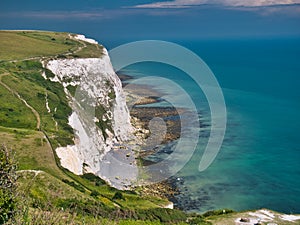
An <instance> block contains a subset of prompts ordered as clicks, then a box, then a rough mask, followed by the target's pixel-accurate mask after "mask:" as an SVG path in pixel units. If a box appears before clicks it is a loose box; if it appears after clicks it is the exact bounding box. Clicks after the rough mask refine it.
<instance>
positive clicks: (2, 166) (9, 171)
mask: <svg viewBox="0 0 300 225" xmlns="http://www.w3.org/2000/svg"><path fill="white" fill-rule="evenodd" d="M0 178H1V180H0V224H3V223H5V222H7V221H8V220H9V219H11V218H12V217H13V215H14V213H15V210H16V200H15V197H14V196H15V192H16V181H17V175H16V164H15V162H14V159H13V158H12V155H11V152H10V151H9V150H8V149H7V148H6V147H5V146H4V145H2V146H1V147H0Z"/></svg>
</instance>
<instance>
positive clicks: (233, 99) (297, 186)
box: [122, 38, 300, 213]
mask: <svg viewBox="0 0 300 225" xmlns="http://www.w3.org/2000/svg"><path fill="white" fill-rule="evenodd" d="M174 42H175V43H178V44H180V45H182V46H184V47H186V48H188V49H190V50H191V51H193V52H195V53H196V54H198V55H199V56H200V57H201V58H202V59H203V60H204V61H205V62H206V64H207V65H208V66H209V67H210V68H211V70H212V71H213V73H214V74H215V76H216V78H217V80H218V82H219V84H220V86H221V87H222V90H223V94H224V97H225V102H226V107H227V112H228V122H227V130H226V135H225V140H224V142H223V145H222V148H221V150H220V152H219V154H218V156H217V158H216V160H215V161H214V162H213V164H212V165H211V166H210V167H209V168H208V169H207V170H205V171H203V172H199V171H198V165H199V161H200V159H201V157H202V155H203V150H204V148H205V145H206V143H207V137H208V136H209V129H206V131H204V132H201V133H200V139H199V143H198V146H197V148H196V151H195V152H194V155H193V157H192V159H191V160H190V161H189V162H188V163H187V164H186V165H185V166H184V167H183V169H182V170H181V171H180V172H178V173H177V174H176V178H179V179H177V185H178V187H179V189H180V194H179V195H178V196H177V197H176V198H177V201H178V203H177V206H178V207H180V208H182V209H185V210H188V211H196V212H204V211H207V210H212V209H220V208H230V209H234V210H248V209H257V208H269V209H272V210H277V211H281V212H285V213H300V39H296V38H278V39H264V40H260V39H255V40H238V39H237V40H187V41H174ZM122 73H125V74H128V75H131V76H134V78H136V79H139V78H142V77H148V76H160V77H164V78H167V79H170V80H172V81H174V82H177V83H178V84H179V85H180V86H181V87H182V88H183V89H184V90H185V91H186V92H187V93H188V94H189V95H190V96H191V98H192V99H193V101H194V103H195V105H196V107H197V110H198V113H199V116H200V119H201V121H202V124H206V125H207V126H208V127H209V124H210V113H209V108H208V104H207V102H206V99H205V97H204V95H203V93H202V91H201V89H200V88H199V87H198V86H197V85H196V83H195V82H194V81H193V80H192V79H190V78H189V76H188V75H187V74H185V73H184V72H182V71H180V70H178V69H176V68H174V67H171V66H168V65H165V64H160V63H153V62H144V63H138V64H133V65H131V66H128V67H126V68H124V69H123V70H122ZM199 76H201V74H199ZM147 84H149V83H147ZM151 85H152V86H153V88H155V79H153V82H151ZM158 86H159V85H158ZM160 91H162V92H164V93H165V94H167V95H176V90H174V88H170V90H168V88H164V90H160ZM174 144H176V143H174ZM158 157H159V156H158Z"/></svg>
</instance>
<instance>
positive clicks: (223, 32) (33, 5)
mask: <svg viewBox="0 0 300 225" xmlns="http://www.w3.org/2000/svg"><path fill="white" fill-rule="evenodd" d="M0 29H43V30H57V31H69V32H76V33H85V34H87V35H89V36H93V37H96V38H97V39H101V38H103V39H105V40H109V39H118V38H123V39H126V38H129V39H183V38H194V39H195V38H204V39H205V38H224V37H225V38H231V37H234V38H239V37H265V36H268V37H269V36H300V0H174V1H153V0H120V1H115V0H72V1H67V0H60V1H57V0H51V1H41V0H26V1H24V0H15V1H14V0H1V1H0Z"/></svg>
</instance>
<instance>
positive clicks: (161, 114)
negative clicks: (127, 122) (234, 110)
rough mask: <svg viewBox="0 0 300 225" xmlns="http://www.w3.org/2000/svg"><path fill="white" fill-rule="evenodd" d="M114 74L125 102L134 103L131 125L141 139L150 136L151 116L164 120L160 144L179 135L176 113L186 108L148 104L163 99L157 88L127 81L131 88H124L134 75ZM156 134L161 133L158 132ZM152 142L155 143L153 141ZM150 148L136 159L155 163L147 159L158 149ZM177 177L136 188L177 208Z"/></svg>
mask: <svg viewBox="0 0 300 225" xmlns="http://www.w3.org/2000/svg"><path fill="white" fill-rule="evenodd" d="M117 75H118V76H119V78H120V80H121V82H122V86H123V87H125V89H123V90H125V95H126V101H129V102H130V104H133V103H134V106H133V107H132V108H131V110H130V116H131V118H132V124H133V126H134V127H135V128H137V130H138V132H140V134H137V135H138V136H139V135H140V136H142V137H143V139H144V140H147V138H149V137H150V136H151V133H150V130H149V122H150V120H151V119H152V118H154V117H158V118H163V119H164V121H165V125H166V127H167V130H166V134H165V136H164V138H163V139H162V140H160V141H161V143H159V144H160V145H164V146H166V145H167V144H169V143H171V142H173V141H176V140H177V139H178V138H180V131H181V124H180V116H179V115H180V114H182V113H184V112H185V111H186V110H185V109H183V108H182V109H175V108H172V107H160V106H151V104H153V103H159V102H161V101H162V99H161V97H162V95H163V93H159V92H158V91H156V90H154V89H153V88H151V86H147V85H137V84H134V85H132V84H130V86H131V88H134V89H130V90H128V89H126V85H128V84H129V83H128V82H127V81H129V80H132V79H134V77H133V76H130V75H127V74H117ZM141 93H142V94H141ZM140 95H142V97H140ZM144 96H145V97H144ZM157 131H159V130H157ZM153 133H155V132H153ZM158 134H160V133H159V132H158ZM152 136H154V139H155V135H152ZM157 138H158V137H157ZM154 143H157V142H155V141H154ZM152 147H154V149H150V150H149V149H147V150H142V151H141V152H140V153H139V156H138V158H139V159H140V162H141V163H142V165H143V166H147V165H150V164H155V163H156V162H155V161H153V160H149V159H148V158H147V157H148V156H152V155H154V154H156V153H157V152H158V151H157V149H155V146H152ZM142 149H143V148H142ZM158 154H159V153H158ZM179 180H182V178H178V177H175V176H172V177H170V178H168V179H167V180H164V181H161V182H159V183H154V184H148V185H142V186H140V187H141V189H140V190H139V192H140V193H141V195H145V196H154V197H160V198H163V199H168V200H169V201H170V202H171V203H172V204H173V206H175V208H178V207H176V206H177V205H178V199H176V195H178V194H179V189H178V187H177V182H178V181H179ZM179 209H181V208H179ZM181 210H182V209H181Z"/></svg>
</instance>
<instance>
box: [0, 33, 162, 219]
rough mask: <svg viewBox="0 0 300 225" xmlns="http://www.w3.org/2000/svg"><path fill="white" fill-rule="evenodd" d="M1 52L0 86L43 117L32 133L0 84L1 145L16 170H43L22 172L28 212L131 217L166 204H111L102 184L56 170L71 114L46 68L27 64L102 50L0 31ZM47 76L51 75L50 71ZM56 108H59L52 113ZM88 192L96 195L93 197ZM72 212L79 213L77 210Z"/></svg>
mask: <svg viewBox="0 0 300 225" xmlns="http://www.w3.org/2000/svg"><path fill="white" fill-rule="evenodd" d="M84 46H86V47H84ZM0 49H1V51H0V73H1V74H0V75H2V76H1V82H3V83H4V84H5V85H7V86H8V87H9V88H10V89H11V90H13V91H14V92H15V93H18V94H19V95H20V96H21V97H22V98H23V99H24V100H26V102H27V103H28V104H29V105H30V106H32V107H33V108H34V109H35V110H36V111H37V112H38V113H39V115H40V118H41V127H40V130H36V127H35V125H36V118H35V116H34V115H33V113H32V112H31V110H30V109H29V108H28V107H26V106H25V104H24V102H22V101H21V100H20V99H18V98H17V96H16V94H14V93H11V92H10V91H9V90H7V89H6V88H5V87H4V86H3V85H1V84H0V105H1V109H0V140H1V142H2V143H5V144H6V145H8V146H9V147H11V148H13V149H14V150H15V151H16V158H17V160H18V162H19V169H20V170H41V171H43V173H41V174H38V175H37V176H34V174H33V173H32V172H31V173H30V172H26V171H23V172H20V173H19V174H20V179H19V187H20V188H19V191H20V192H22V191H24V190H26V193H25V194H24V198H25V199H26V201H27V202H29V205H30V206H31V207H30V211H32V210H33V211H35V210H38V211H40V212H43V210H48V209H47V207H49V206H48V204H50V205H51V207H54V208H55V207H60V206H61V205H63V204H67V203H68V202H71V205H72V204H73V205H74V204H75V205H76V204H77V207H78V208H80V207H83V208H82V210H83V211H87V210H89V209H88V207H91V208H97V207H95V206H97V205H100V206H101V207H100V208H99V210H100V211H101V210H103V209H105V210H106V211H107V210H108V211H110V210H119V209H122V210H123V211H124V210H125V211H126V210H127V211H129V212H130V210H136V209H155V208H158V207H159V206H162V205H165V204H166V201H165V200H161V199H156V198H146V197H145V198H144V197H141V196H139V195H137V194H134V193H125V192H124V193H123V196H124V199H125V200H114V199H113V196H114V194H115V193H116V192H117V190H115V189H113V188H111V187H109V186H108V185H106V184H100V185H95V182H94V181H90V180H88V179H84V178H82V177H80V176H76V175H74V174H72V173H70V172H68V171H66V170H64V169H62V168H60V167H59V165H57V159H56V156H55V155H54V153H53V149H52V147H53V146H54V147H56V146H59V145H66V144H69V143H72V142H71V140H72V137H73V132H72V130H71V129H70V127H69V126H68V124H67V122H68V121H67V119H68V115H69V114H70V113H71V109H70V107H69V106H68V104H67V99H66V97H65V94H64V93H63V88H62V86H61V85H60V84H58V83H53V82H50V81H49V80H47V81H46V80H44V78H42V76H41V72H42V71H43V70H44V69H43V68H42V66H41V64H40V63H39V61H38V58H34V59H30V60H28V59H29V58H31V57H51V58H53V57H62V55H63V54H66V53H67V52H68V53H70V55H68V56H67V57H88V56H92V57H99V56H101V53H102V51H101V50H102V47H101V46H96V45H89V44H85V43H83V42H81V41H74V40H71V39H69V35H68V34H66V33H50V32H4V31H0ZM46 72H47V73H48V74H49V71H46ZM50 75H51V74H50ZM46 94H47V96H48V101H49V106H50V108H51V109H52V112H50V113H49V112H48V110H47V108H46V99H45V96H46ZM54 108H57V111H56V112H55V113H54V112H53V111H54V110H53V109H54ZM53 119H54V120H56V121H57V122H58V128H56V127H55V123H54V120H53ZM45 135H47V137H49V140H47V138H46V137H45ZM48 141H50V142H48ZM92 191H94V193H97V195H96V196H94V197H92V196H91V192H92ZM23 200H24V199H23ZM67 206H68V207H71V206H70V205H67ZM54 208H51V209H53V210H54ZM75 213H77V214H80V211H79V213H78V211H75ZM97 213H98V214H97ZM97 213H95V212H94V214H96V215H98V216H99V215H100V216H104V217H105V216H106V217H109V215H107V213H106V215H102V214H103V213H102V214H101V213H99V212H97ZM94 214H93V215H94ZM78 217H84V218H85V220H90V224H92V223H93V221H94V222H95V224H97V223H99V221H101V220H105V219H103V218H102V219H101V218H100V217H98V218H97V220H93V218H90V215H89V214H88V213H82V215H80V216H77V217H76V218H75V219H76V220H77V219H78ZM97 221H98V222H97ZM107 221H108V220H107ZM135 222H136V221H134V222H132V221H131V222H130V220H128V221H127V220H124V221H122V222H120V224H137V223H135ZM139 223H140V224H150V222H147V223H144V222H139ZM151 224H159V223H158V222H151Z"/></svg>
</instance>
